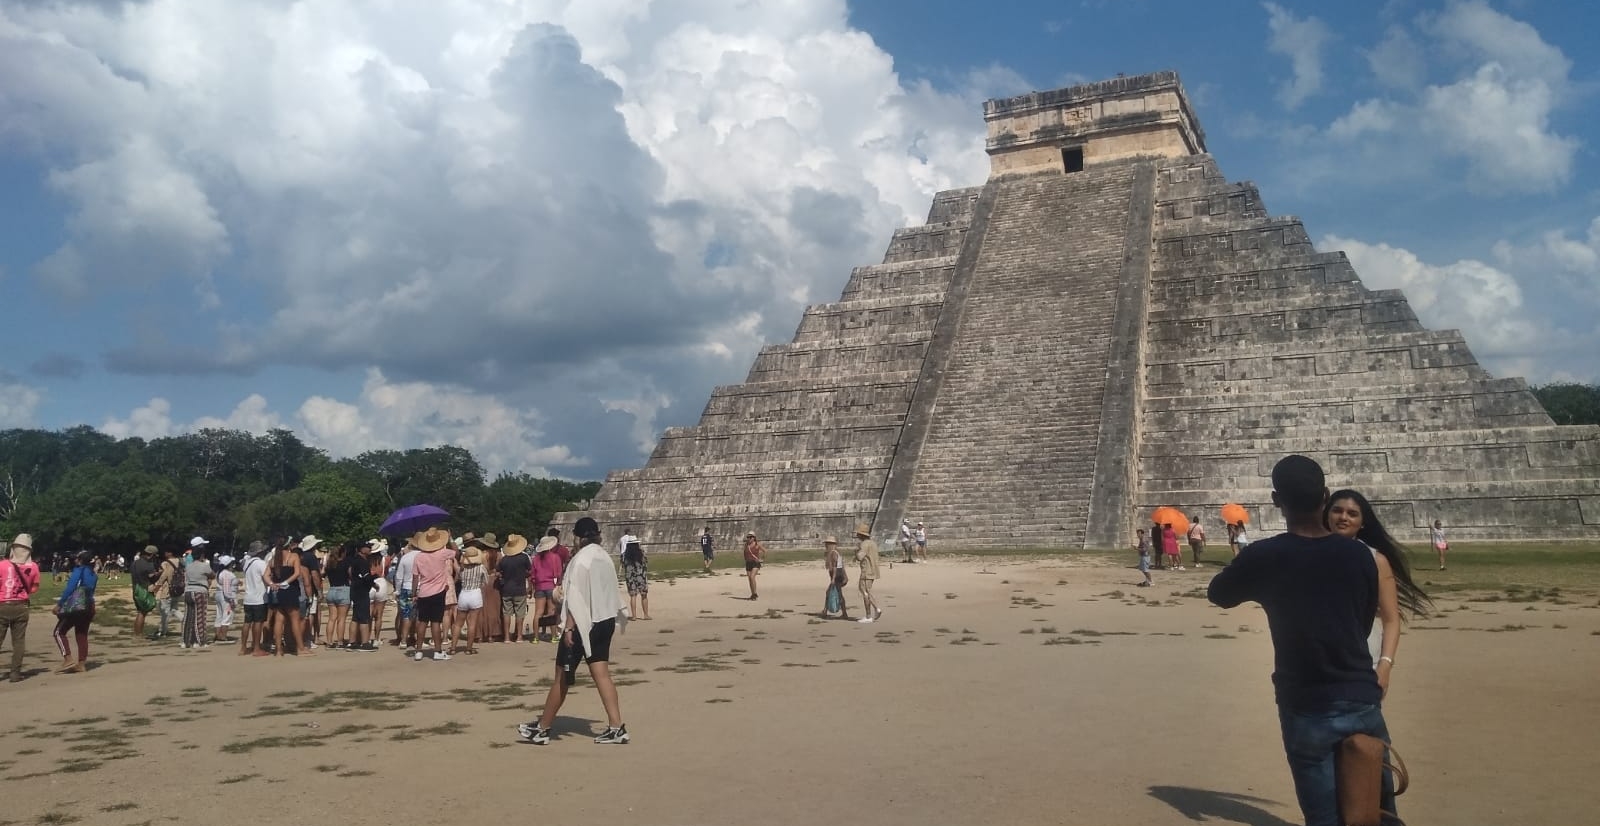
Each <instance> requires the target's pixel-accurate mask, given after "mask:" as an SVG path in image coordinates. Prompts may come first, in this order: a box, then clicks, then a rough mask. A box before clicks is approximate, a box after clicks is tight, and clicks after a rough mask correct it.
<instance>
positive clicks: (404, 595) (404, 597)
mask: <svg viewBox="0 0 1600 826" xmlns="http://www.w3.org/2000/svg"><path fill="white" fill-rule="evenodd" d="M395 604H396V605H397V606H399V609H400V619H407V620H408V619H411V615H412V614H414V613H416V610H417V599H416V597H414V596H412V595H411V591H410V590H408V589H401V591H400V595H399V596H397V597H395Z"/></svg>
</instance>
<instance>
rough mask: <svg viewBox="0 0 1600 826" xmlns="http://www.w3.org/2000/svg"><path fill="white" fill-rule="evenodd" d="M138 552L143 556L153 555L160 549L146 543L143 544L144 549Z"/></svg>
mask: <svg viewBox="0 0 1600 826" xmlns="http://www.w3.org/2000/svg"><path fill="white" fill-rule="evenodd" d="M139 553H140V554H141V555H143V556H155V555H156V554H158V553H161V549H160V548H157V547H156V546H154V545H146V546H144V550H142V551H140V552H139Z"/></svg>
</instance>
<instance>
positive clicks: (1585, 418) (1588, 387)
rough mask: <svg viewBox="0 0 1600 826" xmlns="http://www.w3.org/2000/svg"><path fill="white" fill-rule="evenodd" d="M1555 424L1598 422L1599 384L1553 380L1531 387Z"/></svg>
mask: <svg viewBox="0 0 1600 826" xmlns="http://www.w3.org/2000/svg"><path fill="white" fill-rule="evenodd" d="M1533 395H1535V396H1537V397H1538V398H1539V403H1540V404H1542V405H1544V409H1545V412H1547V413H1549V414H1550V418H1552V419H1554V420H1555V422H1556V424H1600V384H1574V383H1572V382H1555V383H1552V384H1546V385H1544V386H1542V387H1535V388H1533Z"/></svg>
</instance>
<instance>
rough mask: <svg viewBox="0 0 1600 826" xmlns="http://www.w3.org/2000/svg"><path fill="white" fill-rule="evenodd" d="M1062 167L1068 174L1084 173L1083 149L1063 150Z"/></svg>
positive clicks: (1076, 147)
mask: <svg viewBox="0 0 1600 826" xmlns="http://www.w3.org/2000/svg"><path fill="white" fill-rule="evenodd" d="M1061 166H1062V167H1063V168H1064V169H1066V171H1068V172H1082V171H1083V147H1081V146H1073V147H1068V148H1065V149H1062V150H1061Z"/></svg>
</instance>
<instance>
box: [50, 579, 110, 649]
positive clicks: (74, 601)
mask: <svg viewBox="0 0 1600 826" xmlns="http://www.w3.org/2000/svg"><path fill="white" fill-rule="evenodd" d="M99 584H100V577H99V576H98V575H97V574H95V572H94V551H79V552H78V565H77V567H75V568H73V569H72V574H71V575H69V576H68V577H67V586H66V587H65V588H63V589H62V591H61V598H60V599H57V600H56V604H55V607H54V608H52V609H51V610H52V611H53V612H54V613H55V615H56V632H55V640H56V650H57V651H60V652H61V665H59V666H56V673H58V674H82V673H83V672H84V670H85V669H86V668H87V667H88V666H87V663H88V661H89V623H91V622H93V621H94V589H95V587H96V586H98V585H99ZM68 632H71V634H72V636H73V637H75V638H76V639H77V641H78V658H77V659H73V658H72V648H71V646H69V645H68V644H67V634H68Z"/></svg>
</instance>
